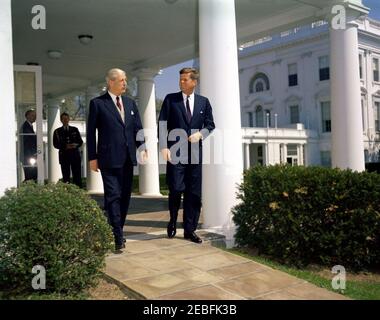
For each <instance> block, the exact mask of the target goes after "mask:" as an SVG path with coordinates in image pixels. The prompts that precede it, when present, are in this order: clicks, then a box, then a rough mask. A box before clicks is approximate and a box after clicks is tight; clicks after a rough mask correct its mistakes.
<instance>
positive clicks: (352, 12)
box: [323, 0, 369, 28]
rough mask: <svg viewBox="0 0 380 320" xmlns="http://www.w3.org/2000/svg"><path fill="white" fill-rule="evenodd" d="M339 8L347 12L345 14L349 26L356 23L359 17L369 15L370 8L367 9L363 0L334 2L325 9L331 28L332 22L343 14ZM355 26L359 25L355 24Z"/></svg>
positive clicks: (337, 0) (335, 0) (338, 0)
mask: <svg viewBox="0 0 380 320" xmlns="http://www.w3.org/2000/svg"><path fill="white" fill-rule="evenodd" d="M339 6H341V7H343V8H344V10H345V12H344V14H345V19H346V23H347V24H351V22H354V21H355V20H356V19H358V18H359V17H362V16H365V15H367V14H368V13H369V8H367V7H365V6H364V5H363V4H362V1H361V0H334V1H333V3H331V4H330V5H329V6H327V7H325V8H324V9H323V11H324V12H325V19H326V20H327V21H328V22H329V23H330V28H331V20H332V19H333V18H335V17H336V16H337V15H339V14H342V12H341V10H339ZM351 26H353V25H351ZM354 26H358V25H357V24H355V25H354Z"/></svg>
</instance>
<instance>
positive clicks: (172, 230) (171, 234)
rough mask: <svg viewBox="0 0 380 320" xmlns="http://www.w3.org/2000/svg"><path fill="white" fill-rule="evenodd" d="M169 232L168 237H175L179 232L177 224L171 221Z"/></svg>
mask: <svg viewBox="0 0 380 320" xmlns="http://www.w3.org/2000/svg"><path fill="white" fill-rule="evenodd" d="M167 232H168V238H174V236H175V235H176V233H177V228H176V224H175V223H172V222H169V224H168V228H167Z"/></svg>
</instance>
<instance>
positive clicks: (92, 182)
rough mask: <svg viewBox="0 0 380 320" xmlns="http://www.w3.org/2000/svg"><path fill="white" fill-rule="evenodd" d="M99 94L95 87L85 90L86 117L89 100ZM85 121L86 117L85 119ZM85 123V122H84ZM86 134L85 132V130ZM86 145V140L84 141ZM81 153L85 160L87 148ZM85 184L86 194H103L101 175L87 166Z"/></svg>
mask: <svg viewBox="0 0 380 320" xmlns="http://www.w3.org/2000/svg"><path fill="white" fill-rule="evenodd" d="M99 95H100V92H99V90H98V89H97V88H96V87H89V88H87V92H86V100H87V115H88V108H89V105H90V100H91V99H93V98H95V97H97V96H99ZM86 119H87V117H86ZM86 122H87V120H86ZM86 132H87V130H86ZM86 143H87V139H86ZM83 151H84V152H85V153H86V157H85V158H86V159H88V158H87V148H84V149H83ZM86 182H87V183H86V184H87V192H88V193H91V194H95V193H103V192H104V191H103V180H102V175H101V174H100V171H99V172H94V171H92V170H91V169H90V166H89V165H87V178H86Z"/></svg>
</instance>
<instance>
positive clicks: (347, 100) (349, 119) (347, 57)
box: [330, 23, 365, 171]
mask: <svg viewBox="0 0 380 320" xmlns="http://www.w3.org/2000/svg"><path fill="white" fill-rule="evenodd" d="M330 47H331V137H332V148H331V160H332V167H338V168H341V169H346V168H350V169H352V170H355V171H363V170H364V169H365V167H364V145H363V126H362V113H361V101H360V79H359V59H358V56H359V52H358V32H357V26H356V25H355V24H353V23H347V25H346V28H345V29H339V30H334V29H333V28H330Z"/></svg>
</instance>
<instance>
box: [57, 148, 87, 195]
mask: <svg viewBox="0 0 380 320" xmlns="http://www.w3.org/2000/svg"><path fill="white" fill-rule="evenodd" d="M70 170H71V172H72V174H73V182H74V183H75V184H76V185H77V186H78V187H79V188H81V187H82V173H81V170H82V169H81V159H80V154H79V153H72V154H68V155H66V156H64V157H63V159H62V160H61V171H62V180H63V182H66V183H69V182H70Z"/></svg>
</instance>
